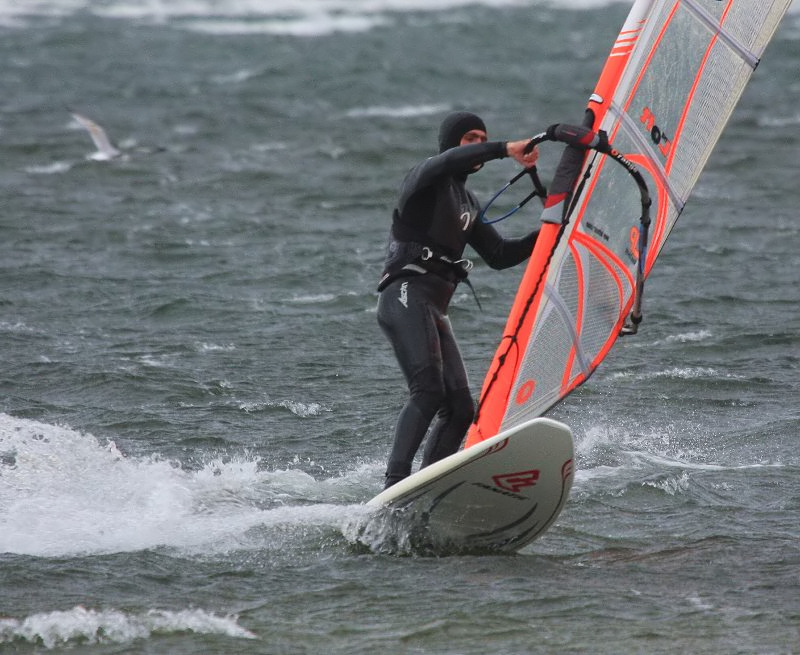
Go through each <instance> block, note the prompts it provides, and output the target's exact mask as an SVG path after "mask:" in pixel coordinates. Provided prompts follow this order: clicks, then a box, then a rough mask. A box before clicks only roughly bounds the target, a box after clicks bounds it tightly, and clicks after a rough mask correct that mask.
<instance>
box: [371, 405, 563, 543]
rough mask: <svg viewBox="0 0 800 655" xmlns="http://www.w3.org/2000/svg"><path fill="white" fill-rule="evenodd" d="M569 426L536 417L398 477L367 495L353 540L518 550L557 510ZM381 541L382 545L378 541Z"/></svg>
mask: <svg viewBox="0 0 800 655" xmlns="http://www.w3.org/2000/svg"><path fill="white" fill-rule="evenodd" d="M573 457H574V449H573V443H572V432H571V430H570V429H569V428H568V427H567V426H566V425H564V424H563V423H559V422H557V421H553V420H551V419H547V418H536V419H533V420H531V421H528V422H527V423H524V424H522V425H520V426H518V427H515V428H513V429H511V430H508V431H506V432H503V433H501V434H498V435H496V436H494V437H492V438H490V439H487V440H485V441H482V442H480V443H478V444H475V445H474V446H471V447H470V448H467V449H465V450H462V451H460V452H458V453H456V454H454V455H451V456H450V457H447V458H445V459H443V460H440V461H439V462H436V463H434V464H431V465H430V466H428V467H426V468H424V469H422V470H420V471H419V472H417V473H415V474H414V475H411V476H409V477H408V478H406V479H404V480H401V481H400V482H398V483H397V484H395V485H394V486H392V487H390V488H389V489H386V490H385V491H383V492H382V493H380V494H378V495H377V496H375V498H373V499H372V500H370V501H369V502H368V503H367V505H368V506H370V507H374V508H376V509H377V510H378V511H376V512H375V513H374V514H372V515H371V516H369V518H368V519H367V521H366V523H364V524H362V525H361V526H360V529H359V537H358V540H359V541H360V542H361V543H362V544H366V545H368V546H370V547H373V548H375V547H376V544H377V545H378V548H377V549H378V550H385V549H387V548H386V545H385V542H386V541H387V540H389V542H391V544H390V546H389V548H388V549H392V550H401V551H409V552H413V553H418V554H435V555H436V554H445V553H455V552H480V551H500V552H513V551H517V550H519V549H520V548H522V547H523V546H525V545H526V544H528V543H530V542H531V541H533V540H534V539H536V537H538V536H539V535H541V534H542V533H543V532H544V531H545V530H547V528H548V527H550V525H552V523H553V521H555V519H556V517H557V516H558V515H559V513H560V512H561V508H562V507H563V506H564V502H565V501H566V499H567V496H568V495H569V490H570V488H571V487H572V479H573ZM381 545H383V547H381Z"/></svg>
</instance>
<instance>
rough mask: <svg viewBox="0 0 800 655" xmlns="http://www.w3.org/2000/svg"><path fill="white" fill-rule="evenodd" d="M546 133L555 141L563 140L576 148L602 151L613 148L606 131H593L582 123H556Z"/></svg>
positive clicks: (608, 150) (606, 151) (605, 151)
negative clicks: (581, 124)
mask: <svg viewBox="0 0 800 655" xmlns="http://www.w3.org/2000/svg"><path fill="white" fill-rule="evenodd" d="M546 134H547V136H548V138H549V139H551V140H553V141H561V142H562V143H566V144H567V145H570V146H575V147H576V148H586V149H591V150H597V151H598V152H602V153H608V152H610V150H611V146H610V145H609V143H608V135H607V134H606V133H605V132H602V131H601V132H593V131H592V130H590V129H588V128H586V127H582V126H580V125H568V124H566V123H556V124H555V125H551V126H550V127H548V128H547V132H546Z"/></svg>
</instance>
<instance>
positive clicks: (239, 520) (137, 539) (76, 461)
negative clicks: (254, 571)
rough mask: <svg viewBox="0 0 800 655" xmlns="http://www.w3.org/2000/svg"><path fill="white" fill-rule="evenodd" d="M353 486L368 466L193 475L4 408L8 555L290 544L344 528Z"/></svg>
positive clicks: (221, 467)
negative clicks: (324, 475) (331, 471)
mask: <svg viewBox="0 0 800 655" xmlns="http://www.w3.org/2000/svg"><path fill="white" fill-rule="evenodd" d="M353 484H356V487H357V489H360V488H361V487H362V486H363V484H364V478H363V471H362V470H361V469H359V470H358V471H356V472H355V476H353V474H348V473H346V474H344V475H341V476H338V477H333V478H331V479H328V480H322V481H318V480H315V479H314V478H313V477H312V476H310V475H308V474H307V473H305V472H303V471H302V470H291V469H289V470H286V469H278V470H272V471H268V470H263V469H262V467H261V466H260V462H259V460H258V458H246V457H242V458H240V459H230V460H229V459H226V460H224V461H223V460H214V461H209V462H207V463H206V464H205V465H204V466H203V467H202V468H201V469H200V470H194V471H190V470H185V469H183V468H182V467H180V466H179V465H178V464H176V463H174V462H168V461H165V460H162V459H159V458H157V457H154V456H150V457H140V458H135V457H127V456H125V455H124V454H123V453H122V452H120V450H119V449H118V448H117V447H116V445H115V444H114V442H112V441H108V442H106V443H104V444H103V443H100V442H99V441H98V440H97V439H96V438H95V437H93V436H92V435H89V434H84V433H81V432H79V431H76V430H72V429H70V428H65V427H59V426H53V425H47V424H44V423H39V422H36V421H31V420H27V419H17V418H13V417H10V416H7V415H5V414H0V553H2V552H6V553H17V554H26V555H36V556H45V557H51V556H65V555H75V554H90V553H91V554H93V553H114V552H135V551H139V550H147V549H153V548H159V547H166V548H174V549H178V550H179V551H181V552H187V553H217V552H227V551H229V550H232V549H252V548H256V549H267V548H272V547H277V548H281V547H283V546H284V545H285V542H286V540H287V539H293V538H303V535H305V534H306V533H307V532H308V528H309V527H315V528H316V527H321V528H325V529H331V530H333V531H335V530H337V529H338V528H339V526H340V525H341V524H342V523H343V521H345V520H346V518H347V516H348V515H349V514H350V513H351V512H352V511H353V507H352V505H350V504H347V503H352V502H355V501H357V500H359V494H360V493H363V492H360V491H358V490H357V489H354V488H353V486H352V485H353ZM311 501H317V502H315V504H312V505H310V504H308V503H309V502H311ZM332 502H333V503H339V504H331V503H332ZM298 534H299V535H300V537H297V535H298Z"/></svg>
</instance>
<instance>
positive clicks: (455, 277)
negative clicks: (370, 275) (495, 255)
mask: <svg viewBox="0 0 800 655" xmlns="http://www.w3.org/2000/svg"><path fill="white" fill-rule="evenodd" d="M388 252H389V256H388V258H387V261H386V272H385V273H384V275H383V277H381V279H380V282H379V283H378V291H383V290H384V289H385V288H386V287H387V286H389V284H391V283H392V282H394V281H395V280H396V279H397V278H399V277H405V276H408V275H424V274H425V273H433V274H434V275H438V276H439V277H441V278H444V279H445V280H447V281H448V282H452V283H454V284H458V283H459V282H461V281H462V280H466V279H467V276H468V275H469V272H470V271H471V270H472V268H473V266H474V264H473V263H472V260H470V259H466V258H462V259H453V258H451V257H448V256H447V255H445V254H444V253H443V252H442V251H441V250H438V249H436V248H434V247H431V246H425V245H423V244H421V243H418V242H416V241H397V240H395V239H394V238H392V239H391V240H390V242H389V247H388Z"/></svg>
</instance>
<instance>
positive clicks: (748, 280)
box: [0, 0, 800, 653]
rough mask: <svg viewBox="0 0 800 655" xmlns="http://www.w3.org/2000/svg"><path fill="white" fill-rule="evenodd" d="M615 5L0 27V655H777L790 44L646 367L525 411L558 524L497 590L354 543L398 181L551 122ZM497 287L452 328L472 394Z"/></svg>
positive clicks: (668, 269)
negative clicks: (104, 138)
mask: <svg viewBox="0 0 800 655" xmlns="http://www.w3.org/2000/svg"><path fill="white" fill-rule="evenodd" d="M628 8H629V5H628V3H607V2H603V1H602V0H595V1H591V0H586V1H584V2H577V1H576V2H560V3H550V4H545V3H537V2H534V1H531V2H522V1H520V2H510V1H509V2H502V1H495V2H490V1H488V0H486V1H485V2H480V3H472V4H469V3H466V2H460V1H458V0H449V1H446V0H434V1H433V2H431V1H430V0H429V1H427V2H425V3H416V2H405V1H404V2H400V1H399V0H396V1H392V0H381V1H380V2H370V3H366V2H361V1H359V0H339V1H338V2H304V3H295V2H271V3H266V2H256V1H252V2H240V3H234V2H208V1H203V0H195V1H193V2H180V3H178V2H174V3H173V2H136V1H135V0H104V1H103V2H91V3H90V2H88V1H87V0H37V1H33V0H31V1H30V2H27V3H25V7H24V8H21V7H20V3H15V2H8V1H3V2H0V31H2V39H1V40H0V48H2V61H3V62H4V65H3V66H2V67H1V68H0V89H2V90H3V93H2V97H0V142H2V147H3V162H2V165H1V166H0V188H2V196H3V211H2V214H1V215H0V235H1V236H2V238H0V249H2V256H1V257H0V262H2V263H0V279H2V286H1V287H0V289H2V291H1V292H0V336H1V337H2V339H1V340H0V344H2V345H1V346H0V347H1V348H2V362H3V365H2V369H0V394H1V395H0V552H2V553H4V554H2V555H0V652H20V653H33V652H43V651H46V652H60V651H69V652H81V653H167V652H168V653H197V652H209V653H212V652H214V653H227V652H240V653H312V652H320V651H324V652H330V653H374V652H387V653H485V652H489V651H496V652H509V653H539V652H541V653H552V652H587V653H588V652H591V653H623V652H625V653H672V652H692V653H793V652H800V647H799V646H798V644H800V601H798V598H800V580H798V573H797V572H798V566H800V545H799V543H800V542H799V541H798V538H799V537H800V532H799V531H798V518H799V515H800V458H799V457H798V454H797V446H796V444H797V440H798V437H800V409H798V407H799V405H798V401H797V399H798V390H799V388H800V384H799V383H798V358H799V357H800V337H798V333H800V318H799V316H800V315H799V314H798V311H797V300H798V292H797V288H798V284H799V283H800V256H799V255H798V254H797V253H798V249H800V234H799V233H800V227H798V220H797V209H796V206H797V203H796V166H797V152H798V130H799V126H800V114H798V110H797V101H796V99H797V95H798V92H800V85H799V84H798V82H797V75H796V72H797V70H798V65H799V64H800V45H798V44H800V22H799V21H800V19H799V18H798V13H796V11H792V13H790V14H789V16H788V17H787V19H786V21H785V22H784V24H783V25H782V27H781V29H780V31H779V33H778V35H777V37H776V39H775V41H774V42H773V44H772V45H771V46H770V48H769V50H768V51H767V53H766V56H765V58H764V61H763V63H762V65H761V67H760V68H759V69H758V71H757V72H756V75H755V77H754V79H753V81H752V83H751V85H750V87H748V89H747V91H746V93H745V96H744V98H743V100H742V103H741V105H740V107H739V108H738V110H737V112H736V113H735V115H734V116H733V118H732V122H731V124H730V126H729V129H728V130H727V132H726V133H725V135H724V138H723V140H722V141H721V142H720V144H719V147H718V149H717V150H716V151H715V154H714V156H713V157H712V159H711V162H710V163H709V166H708V168H707V170H706V172H705V173H704V175H703V176H702V177H701V179H700V182H699V184H698V187H697V190H696V193H695V194H694V196H693V197H692V200H691V201H690V204H689V206H688V207H687V209H686V211H685V213H684V216H683V217H682V218H681V220H680V221H679V223H678V226H677V228H676V230H675V232H674V234H673V235H672V237H671V238H670V241H669V242H668V244H667V248H666V249H665V251H664V253H663V256H662V258H661V259H660V261H659V263H658V264H657V266H656V269H655V271H654V274H653V276H652V278H651V280H650V281H649V283H648V287H647V291H646V305H645V310H646V315H645V323H644V324H643V326H642V330H641V331H640V334H639V335H638V336H637V337H635V338H634V339H631V340H625V341H624V342H622V343H620V344H619V346H618V347H617V348H616V349H615V350H614V352H613V353H612V355H611V357H609V359H608V360H607V363H606V364H604V365H603V366H602V367H601V369H600V370H599V371H598V373H597V374H596V375H595V376H594V377H593V378H592V380H591V381H590V382H589V383H588V384H587V385H586V386H585V387H583V388H582V389H581V390H580V391H579V392H578V393H577V394H575V395H574V396H573V397H572V398H570V399H569V400H568V401H567V402H565V403H564V404H562V405H561V406H559V407H558V408H557V409H556V410H555V411H554V412H553V413H552V416H553V417H554V418H557V419H561V420H564V421H566V422H567V423H568V424H570V425H571V426H572V428H573V429H574V432H575V437H576V447H577V452H578V462H577V464H578V471H577V476H576V481H575V486H574V488H573V494H572V496H571V498H570V501H569V502H568V504H567V507H566V509H565V511H564V513H563V514H562V516H561V517H560V519H559V521H558V522H557V524H556V525H555V526H554V527H553V528H552V529H551V530H550V531H549V532H548V533H547V534H546V535H545V536H544V537H543V538H542V539H541V540H539V541H537V542H535V543H534V544H532V545H531V546H529V547H527V548H526V549H524V550H523V551H522V553H520V554H518V555H516V556H509V557H506V556H502V557H500V556H495V557H489V556H480V557H478V556H473V557H449V558H422V557H414V556H390V555H377V554H373V553H371V552H364V550H362V549H358V548H356V547H355V546H354V545H353V544H352V543H351V542H350V541H349V540H348V538H347V536H346V530H345V529H344V526H346V525H347V524H348V522H349V521H352V520H353V519H357V518H358V516H359V514H360V512H362V511H363V507H362V503H363V502H364V501H366V500H367V499H369V498H370V497H372V496H373V495H374V494H375V493H376V492H377V491H378V490H379V489H380V486H381V476H382V472H383V468H384V463H385V457H386V454H387V451H388V447H389V439H390V434H391V429H392V424H393V422H394V419H395V416H396V413H397V411H398V409H399V407H400V405H401V404H402V401H403V387H402V381H401V376H400V374H399V371H398V369H397V367H396V364H395V362H394V360H393V358H392V355H391V353H390V351H389V348H388V345H387V344H386V343H385V342H384V340H383V337H382V336H381V335H380V333H379V330H378V328H377V325H376V322H375V302H376V294H375V291H374V286H375V283H376V279H377V277H378V274H379V269H380V264H381V259H382V248H383V244H384V241H385V235H386V230H387V227H388V216H389V211H390V209H391V205H392V203H393V201H394V194H395V190H396V187H397V184H398V182H399V179H400V177H401V176H402V174H403V172H404V171H405V169H406V168H408V167H409V166H410V165H412V164H413V163H414V162H415V161H417V160H418V159H420V158H422V157H425V156H427V155H428V154H430V152H431V150H432V149H433V146H434V143H435V133H436V127H437V125H438V123H439V121H440V119H441V117H442V116H443V115H444V114H445V113H446V112H447V111H448V110H450V109H456V108H470V109H472V110H474V111H476V112H477V113H479V114H481V115H483V116H484V117H485V118H486V120H487V122H488V124H489V126H490V131H491V132H492V134H494V135H496V136H498V137H508V138H519V137H523V136H526V135H530V134H533V133H535V132H538V131H539V130H540V129H542V128H543V127H545V126H546V125H548V124H550V123H552V122H556V121H565V120H566V121H575V120H578V119H579V118H580V115H581V112H582V107H583V105H584V103H585V100H586V98H587V96H588V94H589V93H590V92H591V89H592V87H593V85H594V82H595V80H596V78H597V75H598V74H599V71H600V67H601V65H602V61H603V60H604V58H605V56H606V54H607V52H608V50H609V48H610V45H611V42H612V41H613V39H614V37H615V36H616V34H617V31H618V29H619V26H620V25H621V24H622V21H623V19H624V17H625V15H626V13H627V11H628ZM68 108H72V109H74V110H76V111H79V112H82V113H85V114H87V115H89V116H91V117H92V118H94V119H95V120H97V121H99V122H100V123H102V124H103V125H104V126H105V127H106V128H107V130H108V131H109V133H110V134H111V136H112V138H114V139H115V141H116V142H117V143H118V144H119V145H120V147H121V148H122V149H123V150H124V151H125V153H126V156H125V158H124V159H123V160H121V161H113V162H96V161H91V160H88V159H87V156H88V155H91V154H92V152H93V147H92V144H91V143H90V141H89V139H88V137H87V135H86V133H85V132H84V131H82V130H81V129H80V128H79V127H78V125H77V124H76V123H75V122H74V121H73V119H72V118H71V117H70V115H69V111H68ZM557 156H558V152H557V149H555V148H552V149H550V150H545V151H543V157H542V158H543V165H542V168H543V169H546V168H547V166H549V165H552V163H554V162H555V161H556V159H557ZM550 170H552V169H550ZM513 172H514V169H513V166H512V165H511V163H510V162H507V161H504V162H499V163H495V164H492V165H490V166H487V167H486V169H485V170H484V171H483V172H482V173H481V174H480V175H479V176H477V177H476V178H475V180H474V188H475V190H476V192H477V193H479V194H480V195H481V196H483V197H488V196H489V195H490V194H491V193H492V192H493V191H494V190H495V189H496V188H497V187H498V186H499V185H500V184H501V183H502V182H504V181H505V180H506V179H507V178H508V177H510V175H511V174H513ZM527 227H528V225H527V224H526V222H525V219H524V218H519V217H515V218H514V219H512V220H511V221H509V222H508V223H507V224H504V225H503V228H502V229H503V230H504V231H506V232H508V233H509V234H511V233H515V234H521V233H523V232H524V231H526V230H527ZM520 273H521V271H518V270H512V271H505V272H494V271H490V270H488V269H487V268H486V267H485V266H479V268H478V270H476V272H475V273H474V274H473V280H474V282H475V284H476V289H477V292H478V294H479V296H480V299H481V303H482V304H483V306H484V309H485V312H483V313H481V312H480V311H479V310H478V309H477V306H476V304H475V301H474V300H473V299H472V297H471V294H470V293H469V291H468V290H464V291H463V292H459V294H458V295H457V297H456V299H455V302H454V306H453V310H452V319H453V322H454V324H455V328H456V330H457V333H458V334H459V337H460V340H461V344H462V350H463V351H464V355H465V359H466V361H467V365H468V367H469V370H470V373H471V376H472V380H473V386H475V387H476V389H477V387H479V385H480V382H481V380H482V378H483V374H484V371H485V369H486V366H487V365H488V361H489V358H490V356H491V354H492V353H493V351H494V347H495V345H496V339H497V338H498V335H499V333H500V330H501V328H502V325H503V322H504V313H505V311H506V309H507V307H508V305H509V303H510V301H511V295H512V290H513V288H514V285H515V282H516V280H517V279H518V276H519V274H520Z"/></svg>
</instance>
